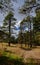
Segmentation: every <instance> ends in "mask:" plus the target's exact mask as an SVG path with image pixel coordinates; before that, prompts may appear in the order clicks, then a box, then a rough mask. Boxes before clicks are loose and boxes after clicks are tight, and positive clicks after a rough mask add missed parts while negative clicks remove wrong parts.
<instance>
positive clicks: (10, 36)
mask: <svg viewBox="0 0 40 65" xmlns="http://www.w3.org/2000/svg"><path fill="white" fill-rule="evenodd" d="M10 38H11V19H10V20H9V42H8V45H9V46H10Z"/></svg>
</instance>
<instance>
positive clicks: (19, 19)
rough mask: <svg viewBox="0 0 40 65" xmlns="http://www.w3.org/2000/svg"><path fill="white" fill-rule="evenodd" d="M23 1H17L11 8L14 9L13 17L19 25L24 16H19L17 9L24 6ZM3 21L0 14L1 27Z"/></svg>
mask: <svg viewBox="0 0 40 65" xmlns="http://www.w3.org/2000/svg"><path fill="white" fill-rule="evenodd" d="M24 1H25V0H17V2H14V3H13V5H14V6H13V8H14V10H15V11H14V14H15V15H14V17H15V18H16V19H17V23H18V24H19V22H20V21H21V20H22V19H23V18H24V17H25V16H24V15H20V14H19V13H18V12H19V7H21V6H22V5H23V4H24ZM3 19H4V16H3V14H2V13H0V25H2V21H3Z"/></svg>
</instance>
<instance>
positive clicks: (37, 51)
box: [0, 43, 40, 60]
mask: <svg viewBox="0 0 40 65" xmlns="http://www.w3.org/2000/svg"><path fill="white" fill-rule="evenodd" d="M0 50H2V51H6V52H8V53H11V54H15V55H18V56H21V57H23V58H24V60H26V59H27V58H33V59H38V60H39V59H40V46H39V47H37V48H34V49H32V50H27V49H26V50H25V49H23V48H20V45H12V44H11V46H10V47H9V46H8V44H5V43H0Z"/></svg>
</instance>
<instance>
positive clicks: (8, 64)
mask: <svg viewBox="0 0 40 65" xmlns="http://www.w3.org/2000/svg"><path fill="white" fill-rule="evenodd" d="M0 65H40V64H39V63H24V62H23V61H22V60H18V59H10V58H9V57H6V56H1V57H0Z"/></svg>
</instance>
